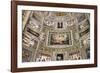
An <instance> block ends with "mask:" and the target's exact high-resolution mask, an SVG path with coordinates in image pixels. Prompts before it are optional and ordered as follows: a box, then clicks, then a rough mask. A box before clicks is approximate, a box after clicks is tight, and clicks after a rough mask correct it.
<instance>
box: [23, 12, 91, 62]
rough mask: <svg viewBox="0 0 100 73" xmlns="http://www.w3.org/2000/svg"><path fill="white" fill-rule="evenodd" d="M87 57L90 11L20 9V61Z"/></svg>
mask: <svg viewBox="0 0 100 73" xmlns="http://www.w3.org/2000/svg"><path fill="white" fill-rule="evenodd" d="M84 59H90V13H78V12H54V11H34V10H23V11H22V62H47V61H67V60H84Z"/></svg>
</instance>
